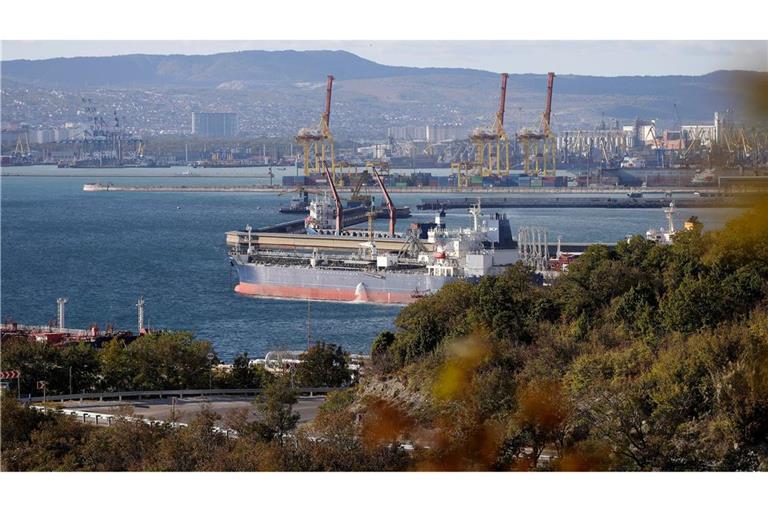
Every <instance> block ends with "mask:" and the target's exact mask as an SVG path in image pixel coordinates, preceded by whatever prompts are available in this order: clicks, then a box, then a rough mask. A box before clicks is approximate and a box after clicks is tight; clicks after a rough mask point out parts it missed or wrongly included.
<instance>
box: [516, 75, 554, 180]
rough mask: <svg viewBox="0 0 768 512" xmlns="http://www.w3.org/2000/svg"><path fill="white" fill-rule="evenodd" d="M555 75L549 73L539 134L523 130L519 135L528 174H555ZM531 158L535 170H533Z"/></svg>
mask: <svg viewBox="0 0 768 512" xmlns="http://www.w3.org/2000/svg"><path fill="white" fill-rule="evenodd" d="M554 83H555V74H554V73H553V72H551V71H550V72H549V73H547V101H546V106H545V108H544V113H543V114H542V116H541V126H540V128H539V131H538V132H534V131H531V130H523V131H522V132H521V133H519V134H518V135H517V141H518V142H519V143H521V144H522V146H523V168H524V170H525V173H526V174H535V175H543V176H547V175H548V174H550V172H551V174H555V170H556V169H555V168H556V161H557V154H556V152H555V135H554V133H553V132H552V90H553V88H554ZM531 157H533V161H534V168H533V169H531V159H532V158H531Z"/></svg>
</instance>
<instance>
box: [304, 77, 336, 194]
mask: <svg viewBox="0 0 768 512" xmlns="http://www.w3.org/2000/svg"><path fill="white" fill-rule="evenodd" d="M332 93H333V75H328V79H327V82H326V87H325V110H324V111H323V115H322V117H321V118H320V123H319V124H318V125H316V126H312V127H309V128H302V129H301V130H299V133H298V135H296V142H297V143H299V144H301V147H302V148H303V150H304V175H305V176H309V175H310V174H311V173H313V172H314V173H316V174H320V173H321V172H324V168H323V167H322V163H323V162H327V157H328V156H330V164H331V165H330V173H331V177H332V178H333V180H334V182H335V181H336V155H335V154H334V149H333V135H332V134H331V129H330V122H331V95H332Z"/></svg>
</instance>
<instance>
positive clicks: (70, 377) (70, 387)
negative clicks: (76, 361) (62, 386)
mask: <svg viewBox="0 0 768 512" xmlns="http://www.w3.org/2000/svg"><path fill="white" fill-rule="evenodd" d="M69 394H70V395H71V394H72V367H71V366H70V367H69Z"/></svg>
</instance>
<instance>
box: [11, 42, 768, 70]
mask: <svg viewBox="0 0 768 512" xmlns="http://www.w3.org/2000/svg"><path fill="white" fill-rule="evenodd" d="M286 49H294V50H310V49H312V50H314V49H330V50H348V51H350V52H352V53H355V54H357V55H360V56H361V57H364V58H367V59H371V60H373V61H376V62H379V63H382V64H390V65H401V66H420V67H426V66H438V67H466V68H475V69H485V70H488V71H494V72H502V71H507V72H510V73H543V72H546V71H553V70H554V71H557V72H558V73H559V74H569V73H572V74H582V75H585V74H589V75H602V76H615V75H669V74H680V75H698V74H703V73H708V72H710V71H714V70H717V69H748V70H757V71H768V41H3V42H2V59H3V60H11V59H46V58H51V57H75V56H104V55H123V54H129V53H149V54H169V53H180V54H211V53H220V52H228V51H238V50H286Z"/></svg>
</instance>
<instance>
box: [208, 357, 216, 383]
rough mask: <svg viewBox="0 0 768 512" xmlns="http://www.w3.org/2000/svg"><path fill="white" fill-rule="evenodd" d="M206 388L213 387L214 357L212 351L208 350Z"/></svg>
mask: <svg viewBox="0 0 768 512" xmlns="http://www.w3.org/2000/svg"><path fill="white" fill-rule="evenodd" d="M207 357H208V390H209V391H210V390H212V389H213V358H214V357H216V356H215V355H214V354H213V352H208V356H207Z"/></svg>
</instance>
